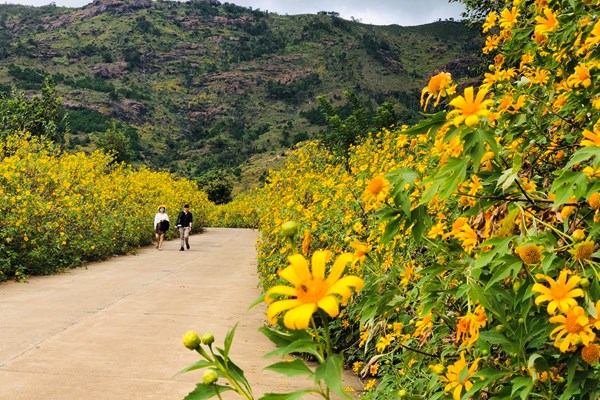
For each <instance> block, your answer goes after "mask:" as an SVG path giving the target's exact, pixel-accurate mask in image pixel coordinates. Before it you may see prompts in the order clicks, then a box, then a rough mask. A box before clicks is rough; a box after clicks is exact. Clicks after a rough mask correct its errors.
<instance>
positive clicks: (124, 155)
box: [90, 121, 131, 162]
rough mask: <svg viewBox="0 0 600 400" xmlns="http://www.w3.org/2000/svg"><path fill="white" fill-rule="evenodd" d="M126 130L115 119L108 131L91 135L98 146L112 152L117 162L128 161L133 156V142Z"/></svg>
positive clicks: (106, 151) (108, 152)
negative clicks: (118, 125)
mask: <svg viewBox="0 0 600 400" xmlns="http://www.w3.org/2000/svg"><path fill="white" fill-rule="evenodd" d="M125 131H126V129H125V128H124V127H123V128H121V127H117V123H116V122H114V121H113V123H112V126H111V127H110V128H108V129H107V130H106V131H104V132H97V133H92V134H90V136H91V137H92V140H93V141H94V143H95V144H96V147H98V148H99V149H102V150H103V151H104V152H105V153H107V154H111V155H112V156H113V157H114V158H115V161H116V162H127V161H129V159H130V158H131V143H130V139H129V136H127V133H126V132H125Z"/></svg>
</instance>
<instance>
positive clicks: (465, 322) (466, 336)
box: [456, 305, 487, 347]
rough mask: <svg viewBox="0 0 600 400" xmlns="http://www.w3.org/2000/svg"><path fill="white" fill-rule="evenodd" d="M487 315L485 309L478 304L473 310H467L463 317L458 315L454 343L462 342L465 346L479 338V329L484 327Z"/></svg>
mask: <svg viewBox="0 0 600 400" xmlns="http://www.w3.org/2000/svg"><path fill="white" fill-rule="evenodd" d="M486 324H487V316H486V315H485V309H484V308H483V307H482V306H481V305H478V306H477V307H476V308H475V312H473V313H472V312H470V311H469V312H468V313H467V314H466V315H465V316H464V317H460V318H459V319H458V321H457V324H456V329H457V331H456V343H458V342H462V343H461V345H462V346H465V347H469V346H471V345H472V344H473V343H475V342H476V341H477V339H479V330H480V329H481V328H485V326H486Z"/></svg>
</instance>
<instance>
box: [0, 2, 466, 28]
mask: <svg viewBox="0 0 600 400" xmlns="http://www.w3.org/2000/svg"><path fill="white" fill-rule="evenodd" d="M226 1H227V2H229V3H234V4H237V5H240V6H244V7H252V8H254V9H256V8H259V9H261V10H268V11H274V12H277V13H279V14H290V15H292V14H314V13H316V12H318V11H336V12H339V13H340V16H341V17H343V18H345V19H350V17H354V18H356V19H358V20H361V21H362V22H363V23H366V24H375V25H390V24H398V25H402V26H410V25H422V24H427V23H429V22H434V21H437V20H438V19H447V18H454V19H460V18H461V17H460V13H461V12H462V11H463V9H464V7H463V6H462V4H460V3H449V2H448V1H447V0H375V1H374V0H328V1H323V0H221V2H222V3H224V2H226ZM51 2H52V0H0V3H13V4H26V5H32V6H43V5H48V4H50V3H51ZM91 2H92V0H55V1H54V3H55V4H56V5H57V6H63V7H82V6H84V5H86V4H89V3H91Z"/></svg>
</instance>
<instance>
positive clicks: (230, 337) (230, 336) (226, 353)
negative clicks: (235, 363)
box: [223, 322, 239, 359]
mask: <svg viewBox="0 0 600 400" xmlns="http://www.w3.org/2000/svg"><path fill="white" fill-rule="evenodd" d="M238 323H239V322H238ZM238 323H236V324H235V325H234V326H233V328H231V329H230V330H229V332H227V336H225V341H224V342H223V344H224V345H225V348H224V349H223V350H224V354H223V357H225V359H227V357H228V356H229V350H230V349H231V343H232V342H233V336H234V335H235V330H236V329H237V326H238Z"/></svg>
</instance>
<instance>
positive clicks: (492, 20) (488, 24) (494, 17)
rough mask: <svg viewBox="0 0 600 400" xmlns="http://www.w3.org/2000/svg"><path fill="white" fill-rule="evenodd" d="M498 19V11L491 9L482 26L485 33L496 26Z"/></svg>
mask: <svg viewBox="0 0 600 400" xmlns="http://www.w3.org/2000/svg"><path fill="white" fill-rule="evenodd" d="M496 21H498V13H497V12H496V11H491V12H490V13H489V14H488V15H487V18H486V19H485V22H484V24H483V26H482V27H481V28H482V30H483V33H487V32H488V31H489V30H490V29H492V28H493V27H494V26H496Z"/></svg>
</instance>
